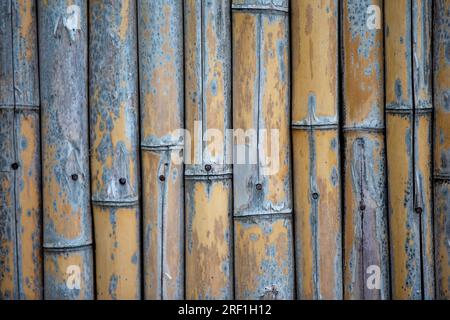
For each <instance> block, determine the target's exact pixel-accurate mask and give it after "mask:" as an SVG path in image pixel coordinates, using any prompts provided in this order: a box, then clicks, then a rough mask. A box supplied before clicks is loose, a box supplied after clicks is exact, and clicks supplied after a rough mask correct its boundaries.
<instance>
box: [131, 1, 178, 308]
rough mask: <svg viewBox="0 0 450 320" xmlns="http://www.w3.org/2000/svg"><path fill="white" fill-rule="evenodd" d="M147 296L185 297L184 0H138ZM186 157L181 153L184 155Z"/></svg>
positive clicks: (145, 287)
mask: <svg viewBox="0 0 450 320" xmlns="http://www.w3.org/2000/svg"><path fill="white" fill-rule="evenodd" d="M138 13H139V20H138V28H139V70H140V72H139V74H140V93H141V97H142V98H141V101H140V102H141V150H142V152H141V154H142V177H143V179H142V180H143V181H142V189H143V191H142V193H143V232H144V234H143V239H144V240H143V241H144V243H143V251H144V254H143V259H144V261H143V263H144V264H143V265H144V296H145V298H146V299H164V300H167V299H183V297H184V191H183V165H182V164H181V163H175V162H173V161H172V160H171V159H172V155H176V154H179V153H182V152H183V150H182V147H183V145H184V140H183V139H184V138H183V136H182V135H180V134H179V132H180V131H177V130H178V129H182V128H183V127H184V88H183V87H184V78H183V2H182V1H181V0H170V1H167V0H157V1H155V0H143V1H139V2H138ZM181 158H182V157H181Z"/></svg>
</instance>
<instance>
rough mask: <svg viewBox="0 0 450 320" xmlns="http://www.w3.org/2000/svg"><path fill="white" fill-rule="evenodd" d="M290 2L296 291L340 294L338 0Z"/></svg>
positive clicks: (302, 296) (311, 294) (324, 295)
mask: <svg viewBox="0 0 450 320" xmlns="http://www.w3.org/2000/svg"><path fill="white" fill-rule="evenodd" d="M291 3H292V6H291V28H292V57H293V62H292V67H293V70H292V96H293V100H292V108H293V110H292V137H293V159H294V168H293V175H294V212H295V219H296V220H295V228H296V229H295V230H296V234H295V237H296V238H295V240H296V253H297V254H296V262H297V295H298V297H299V298H300V299H327V300H328V299H342V293H343V288H342V234H341V223H342V219H341V212H342V210H341V173H340V172H341V170H340V156H339V154H340V143H339V114H338V108H339V97H338V80H339V79H338V23H339V22H338V12H339V7H338V6H339V4H338V1H336V0H328V1H322V2H320V3H318V2H317V1H315V0H301V1H293V2H291Z"/></svg>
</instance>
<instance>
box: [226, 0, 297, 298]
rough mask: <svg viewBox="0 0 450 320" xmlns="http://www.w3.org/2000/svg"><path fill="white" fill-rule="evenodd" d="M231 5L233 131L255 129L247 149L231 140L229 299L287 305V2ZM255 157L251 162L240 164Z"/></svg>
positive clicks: (290, 280) (290, 283) (290, 264)
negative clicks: (232, 254) (231, 281)
mask: <svg viewBox="0 0 450 320" xmlns="http://www.w3.org/2000/svg"><path fill="white" fill-rule="evenodd" d="M232 5H233V20H232V25H233V127H234V129H235V130H241V131H242V132H244V133H250V132H251V131H250V130H256V132H255V133H254V135H255V138H256V139H253V140H252V139H250V142H248V141H245V140H246V139H245V138H244V137H237V144H236V147H237V149H235V160H236V161H237V162H236V163H235V165H234V229H235V237H234V244H235V271H236V274H235V277H236V278H235V283H236V291H235V294H236V298H237V299H259V298H262V299H293V298H294V261H293V260H294V249H293V243H294V241H293V230H292V229H293V227H292V193H291V192H292V191H291V176H290V169H291V159H290V157H291V151H290V133H289V121H290V96H289V94H290V92H289V82H290V81H289V80H290V79H289V76H290V75H289V16H288V9H289V2H288V1H281V2H279V3H278V4H276V5H275V4H271V5H266V2H264V1H241V0H234V1H233V3H232ZM272 130H276V133H277V134H276V135H275V136H274V135H272V133H273V132H272ZM235 134H237V132H236V131H235ZM275 145H277V147H278V148H274V146H275ZM257 149H258V150H257ZM253 152H255V153H257V155H255V157H254V158H255V160H256V161H254V162H253V161H251V159H250V158H249V159H245V160H246V161H244V163H241V162H238V158H240V157H242V156H243V155H245V154H246V153H249V154H252V153H253ZM274 248H275V249H274Z"/></svg>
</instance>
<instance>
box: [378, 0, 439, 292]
mask: <svg viewBox="0 0 450 320" xmlns="http://www.w3.org/2000/svg"><path fill="white" fill-rule="evenodd" d="M385 14H386V15H385V23H386V26H385V28H386V29H385V30H386V43H385V45H386V58H385V60H386V135H387V136H386V141H387V146H386V147H387V165H388V167H387V168H388V170H387V171H388V187H389V198H388V199H389V221H390V223H389V226H390V245H391V246H390V254H391V270H392V273H391V281H392V297H393V298H394V299H408V300H410V299H422V298H425V299H432V298H433V297H434V267H433V246H432V243H433V232H432V230H433V226H432V197H431V195H432V191H431V180H430V179H431V162H432V161H431V145H432V140H431V122H430V119H431V112H432V104H431V92H430V89H431V87H430V83H431V79H430V77H431V73H430V58H431V54H430V49H431V41H430V27H431V18H430V16H431V2H430V1H410V0H401V1H387V2H386V4H385ZM422 288H423V289H422Z"/></svg>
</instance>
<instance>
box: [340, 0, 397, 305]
mask: <svg viewBox="0 0 450 320" xmlns="http://www.w3.org/2000/svg"><path fill="white" fill-rule="evenodd" d="M370 5H372V6H376V7H371V8H372V9H375V10H374V12H375V13H374V14H375V16H374V18H375V21H376V20H379V19H381V17H380V15H379V13H380V12H381V11H382V6H383V1H381V0H366V1H363V2H361V1H359V0H348V1H344V5H343V16H342V35H343V77H344V80H343V90H344V101H343V103H344V108H343V114H342V115H343V135H344V166H343V167H344V173H343V182H344V189H343V190H344V223H345V224H344V297H345V299H388V298H389V254H388V230H387V215H386V203H385V202H386V178H385V142H384V117H383V114H384V99H383V97H384V88H383V83H384V75H383V31H382V28H381V26H380V27H379V24H377V23H372V22H371V24H369V23H366V22H367V19H368V17H367V15H366V12H367V10H368V8H369V6H370ZM369 9H370V8H369ZM369 25H370V26H371V29H369V27H368V26H369ZM378 27H379V28H378Z"/></svg>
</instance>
